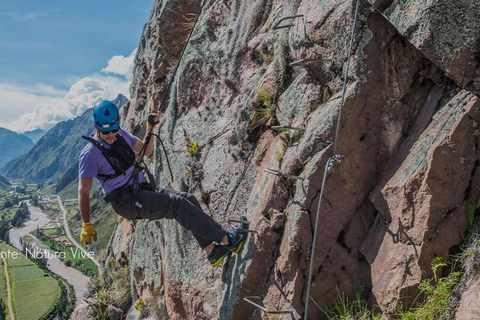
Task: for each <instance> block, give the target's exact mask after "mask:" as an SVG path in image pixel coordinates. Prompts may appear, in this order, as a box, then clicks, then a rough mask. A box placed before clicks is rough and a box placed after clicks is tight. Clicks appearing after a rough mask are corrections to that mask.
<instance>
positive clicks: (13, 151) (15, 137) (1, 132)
mask: <svg viewBox="0 0 480 320" xmlns="http://www.w3.org/2000/svg"><path fill="white" fill-rule="evenodd" d="M33 145H34V143H33V141H32V140H31V139H30V138H28V137H26V136H23V135H21V134H18V133H16V132H14V131H11V130H8V129H6V128H0V150H2V152H1V153H0V168H2V167H3V166H5V165H6V164H7V163H8V162H9V161H11V160H14V159H16V158H18V157H20V156H22V155H23V154H25V153H27V152H28V151H30V149H32V147H33Z"/></svg>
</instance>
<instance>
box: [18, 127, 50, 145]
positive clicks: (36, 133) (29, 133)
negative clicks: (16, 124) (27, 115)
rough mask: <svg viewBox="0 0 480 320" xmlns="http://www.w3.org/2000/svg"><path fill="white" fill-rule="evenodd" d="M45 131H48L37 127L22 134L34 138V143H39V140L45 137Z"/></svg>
mask: <svg viewBox="0 0 480 320" xmlns="http://www.w3.org/2000/svg"><path fill="white" fill-rule="evenodd" d="M45 133H47V132H46V131H45V130H43V129H35V130H32V131H27V132H24V133H23V134H22V135H24V136H25V137H29V138H30V139H32V141H33V143H37V141H38V140H40V138H41V137H43V136H44V135H45Z"/></svg>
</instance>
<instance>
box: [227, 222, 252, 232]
mask: <svg viewBox="0 0 480 320" xmlns="http://www.w3.org/2000/svg"><path fill="white" fill-rule="evenodd" d="M234 222H237V223H245V224H250V221H243V220H235V219H230V220H227V223H228V224H229V225H230V226H231V227H232V228H234V229H237V230H240V231H241V232H250V233H258V232H257V231H256V230H250V229H244V228H237V227H236V226H235V225H233V223H234Z"/></svg>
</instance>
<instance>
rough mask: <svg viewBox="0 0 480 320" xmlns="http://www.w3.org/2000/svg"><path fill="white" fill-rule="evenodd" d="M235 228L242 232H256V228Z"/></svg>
mask: <svg viewBox="0 0 480 320" xmlns="http://www.w3.org/2000/svg"><path fill="white" fill-rule="evenodd" d="M237 230H240V231H242V232H250V233H258V231H256V230H250V229H243V228H241V229H237Z"/></svg>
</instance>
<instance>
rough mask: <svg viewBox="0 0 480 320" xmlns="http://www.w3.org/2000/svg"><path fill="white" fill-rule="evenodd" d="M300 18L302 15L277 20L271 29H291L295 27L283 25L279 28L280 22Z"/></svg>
mask: <svg viewBox="0 0 480 320" xmlns="http://www.w3.org/2000/svg"><path fill="white" fill-rule="evenodd" d="M300 17H303V14H297V15H296V16H289V17H285V18H282V19H280V20H278V22H277V23H275V25H274V26H273V27H272V29H273V30H277V29H283V28H290V27H293V26H295V24H284V25H282V26H280V23H282V21H285V20H290V19H295V18H300Z"/></svg>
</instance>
